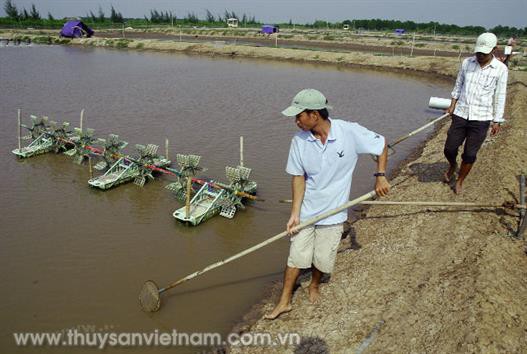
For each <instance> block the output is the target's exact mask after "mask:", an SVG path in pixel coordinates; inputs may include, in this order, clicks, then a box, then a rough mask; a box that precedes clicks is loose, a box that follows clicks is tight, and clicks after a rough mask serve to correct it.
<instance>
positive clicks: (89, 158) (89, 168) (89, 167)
mask: <svg viewBox="0 0 527 354" xmlns="http://www.w3.org/2000/svg"><path fill="white" fill-rule="evenodd" d="M88 170H89V172H90V179H92V178H93V168H92V165H91V156H88Z"/></svg>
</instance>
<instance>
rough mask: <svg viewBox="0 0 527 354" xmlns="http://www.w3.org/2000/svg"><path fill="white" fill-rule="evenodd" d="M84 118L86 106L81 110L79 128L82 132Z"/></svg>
mask: <svg viewBox="0 0 527 354" xmlns="http://www.w3.org/2000/svg"><path fill="white" fill-rule="evenodd" d="M83 120H84V108H83V109H82V110H81V119H80V123H79V128H80V130H81V132H82V121H83Z"/></svg>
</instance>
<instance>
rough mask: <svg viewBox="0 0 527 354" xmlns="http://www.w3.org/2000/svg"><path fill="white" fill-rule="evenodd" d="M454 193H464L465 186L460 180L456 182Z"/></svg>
mask: <svg viewBox="0 0 527 354" xmlns="http://www.w3.org/2000/svg"><path fill="white" fill-rule="evenodd" d="M454 193H456V194H457V195H460V194H462V193H463V187H462V185H461V183H460V182H459V181H457V182H456V186H455V187H454Z"/></svg>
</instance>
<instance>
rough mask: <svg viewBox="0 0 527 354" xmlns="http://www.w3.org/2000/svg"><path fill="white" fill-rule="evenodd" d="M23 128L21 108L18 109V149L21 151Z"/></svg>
mask: <svg viewBox="0 0 527 354" xmlns="http://www.w3.org/2000/svg"><path fill="white" fill-rule="evenodd" d="M21 129H22V123H21V122H20V109H18V129H17V130H18V151H19V152H20V150H21V149H22V142H21V139H22V136H21V135H22V132H21Z"/></svg>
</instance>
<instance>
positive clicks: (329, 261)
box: [287, 224, 343, 273]
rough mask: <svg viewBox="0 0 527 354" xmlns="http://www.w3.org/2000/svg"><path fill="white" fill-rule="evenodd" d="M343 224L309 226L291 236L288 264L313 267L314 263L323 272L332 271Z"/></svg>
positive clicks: (294, 266)
mask: <svg viewBox="0 0 527 354" xmlns="http://www.w3.org/2000/svg"><path fill="white" fill-rule="evenodd" d="M342 231H343V225H342V224H335V225H316V226H308V227H306V228H304V229H302V230H300V232H298V233H297V234H296V235H293V236H292V237H291V248H290V249H289V258H287V266H288V267H291V268H301V269H305V268H311V265H312V264H313V265H314V266H315V267H316V268H317V269H318V270H320V271H321V272H323V273H331V272H332V271H333V266H334V265H335V258H336V257H337V249H338V247H339V243H340V238H341V237H342Z"/></svg>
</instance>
